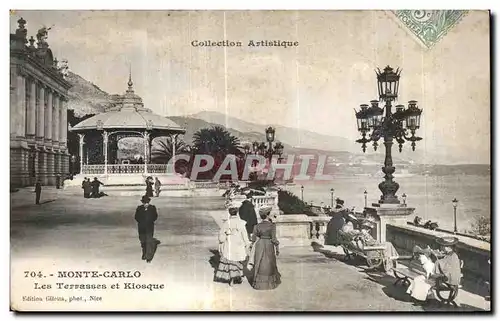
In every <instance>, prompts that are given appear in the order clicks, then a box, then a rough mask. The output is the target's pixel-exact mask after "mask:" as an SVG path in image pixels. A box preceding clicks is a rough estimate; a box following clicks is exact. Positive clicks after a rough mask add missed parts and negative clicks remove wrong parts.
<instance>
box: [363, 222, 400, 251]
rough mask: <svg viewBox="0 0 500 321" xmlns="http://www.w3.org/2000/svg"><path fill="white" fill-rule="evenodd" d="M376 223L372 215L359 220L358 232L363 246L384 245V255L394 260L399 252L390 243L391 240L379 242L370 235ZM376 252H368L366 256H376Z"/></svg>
mask: <svg viewBox="0 0 500 321" xmlns="http://www.w3.org/2000/svg"><path fill="white" fill-rule="evenodd" d="M375 226H376V223H375V220H374V219H373V218H372V217H368V218H365V219H364V220H363V221H362V222H361V232H360V237H361V239H362V240H363V242H364V245H365V246H378V245H384V246H385V255H384V257H385V258H386V259H388V260H394V259H396V258H398V257H399V253H398V251H397V250H396V248H395V247H394V245H392V243H391V242H384V243H380V242H379V241H377V240H376V239H375V238H374V237H373V236H372V235H371V231H372V230H373V229H374V228H375ZM376 255H377V253H375V252H368V253H367V256H368V257H370V256H374V257H375V256H376Z"/></svg>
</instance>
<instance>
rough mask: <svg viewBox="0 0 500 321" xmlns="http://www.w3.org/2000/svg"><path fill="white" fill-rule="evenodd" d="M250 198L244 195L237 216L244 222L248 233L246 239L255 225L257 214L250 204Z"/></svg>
mask: <svg viewBox="0 0 500 321" xmlns="http://www.w3.org/2000/svg"><path fill="white" fill-rule="evenodd" d="M251 198H252V196H251V195H250V194H246V199H245V200H244V201H243V203H242V204H241V206H240V209H239V214H240V218H241V219H242V220H243V221H245V222H246V225H245V227H246V230H247V233H248V238H250V235H251V234H252V232H253V227H254V226H255V225H257V214H256V213H255V207H254V205H253V204H252V202H251Z"/></svg>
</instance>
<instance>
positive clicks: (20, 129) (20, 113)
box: [10, 68, 26, 138]
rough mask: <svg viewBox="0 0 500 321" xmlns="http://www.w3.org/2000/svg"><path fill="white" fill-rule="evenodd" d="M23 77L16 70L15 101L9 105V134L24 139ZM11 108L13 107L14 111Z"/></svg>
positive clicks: (24, 97)
mask: <svg viewBox="0 0 500 321" xmlns="http://www.w3.org/2000/svg"><path fill="white" fill-rule="evenodd" d="M24 76H25V74H24V72H23V71H22V70H21V68H18V69H17V74H16V82H15V84H16V85H15V86H16V89H15V90H16V92H15V98H16V100H15V103H11V115H10V117H11V133H14V134H15V137H18V138H24V137H25V134H26V130H25V129H26V83H25V81H26V78H25V77H24ZM12 106H15V109H14V110H12ZM12 125H14V126H12Z"/></svg>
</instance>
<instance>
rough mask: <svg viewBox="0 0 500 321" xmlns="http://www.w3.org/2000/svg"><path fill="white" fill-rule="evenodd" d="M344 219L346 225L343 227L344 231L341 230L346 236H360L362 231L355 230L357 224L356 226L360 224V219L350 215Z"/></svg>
mask: <svg viewBox="0 0 500 321" xmlns="http://www.w3.org/2000/svg"><path fill="white" fill-rule="evenodd" d="M344 219H345V224H344V226H342V229H341V231H342V232H344V233H345V234H349V235H352V236H354V235H357V234H360V232H361V231H360V230H357V229H355V224H356V225H357V224H358V219H357V217H356V216H354V214H352V213H348V214H346V215H344Z"/></svg>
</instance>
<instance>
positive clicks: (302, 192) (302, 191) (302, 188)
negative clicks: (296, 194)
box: [300, 185, 304, 202]
mask: <svg viewBox="0 0 500 321" xmlns="http://www.w3.org/2000/svg"><path fill="white" fill-rule="evenodd" d="M300 199H301V200H302V202H303V201H304V185H301V186H300Z"/></svg>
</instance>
